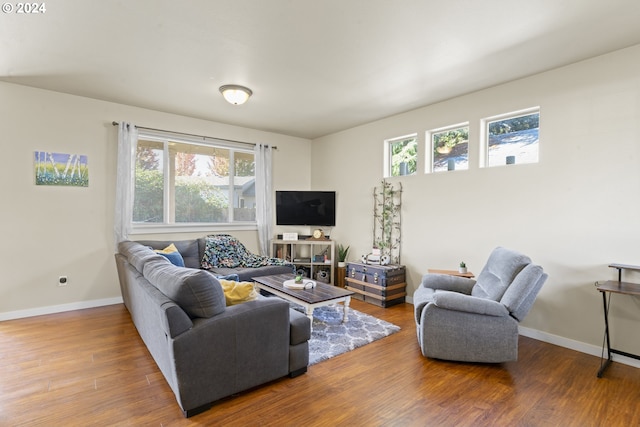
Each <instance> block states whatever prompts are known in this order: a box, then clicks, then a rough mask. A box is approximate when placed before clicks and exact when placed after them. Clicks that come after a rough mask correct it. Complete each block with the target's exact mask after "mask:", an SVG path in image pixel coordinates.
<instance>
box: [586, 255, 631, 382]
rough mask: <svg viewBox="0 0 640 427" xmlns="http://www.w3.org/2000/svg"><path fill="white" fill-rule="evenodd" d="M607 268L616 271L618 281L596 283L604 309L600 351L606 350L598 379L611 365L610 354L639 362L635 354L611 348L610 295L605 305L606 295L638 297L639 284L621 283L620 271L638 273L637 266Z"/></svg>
mask: <svg viewBox="0 0 640 427" xmlns="http://www.w3.org/2000/svg"><path fill="white" fill-rule="evenodd" d="M609 267H611V268H615V269H617V270H618V281H615V280H607V281H606V282H604V283H598V282H596V289H597V290H598V291H600V292H601V293H602V305H603V307H604V336H605V343H603V348H602V351H603V353H604V346H605V345H606V348H607V359H606V360H604V361H603V360H602V359H601V361H600V370H598V378H602V375H603V374H604V371H605V370H606V369H607V367H608V366H609V365H610V364H611V361H612V360H611V358H612V354H614V353H615V354H619V355H621V356H626V357H630V358H632V359H636V360H640V356H639V355H636V354H631V353H627V352H624V351H620V350H616V349H614V348H611V338H610V336H609V305H610V303H611V295H609V304H608V303H607V293H609V294H612V293H616V294H623V295H640V284H638V283H629V282H623V281H622V270H634V271H640V266H638V265H627V264H609Z"/></svg>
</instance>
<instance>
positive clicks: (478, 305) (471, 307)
mask: <svg viewBox="0 0 640 427" xmlns="http://www.w3.org/2000/svg"><path fill="white" fill-rule="evenodd" d="M433 303H434V304H435V305H436V306H438V307H440V308H444V309H447V310H456V311H462V312H466V313H475V314H484V315H489V316H496V317H504V316H508V315H509V310H507V307H505V306H504V305H503V304H501V303H499V302H497V301H493V300H490V299H485V298H478V297H473V296H471V295H465V294H460V293H457V292H449V291H440V292H435V293H434V294H433Z"/></svg>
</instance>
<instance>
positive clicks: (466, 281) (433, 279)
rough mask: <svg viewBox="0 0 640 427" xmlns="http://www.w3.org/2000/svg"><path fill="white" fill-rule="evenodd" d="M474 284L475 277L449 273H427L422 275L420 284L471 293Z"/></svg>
mask: <svg viewBox="0 0 640 427" xmlns="http://www.w3.org/2000/svg"><path fill="white" fill-rule="evenodd" d="M475 284H476V280H475V279H470V278H468V277H460V276H451V275H449V274H438V273H427V274H425V275H424V276H422V283H421V286H423V287H425V288H431V289H442V290H445V291H454V292H461V293H463V294H467V295H471V289H472V288H473V285H475Z"/></svg>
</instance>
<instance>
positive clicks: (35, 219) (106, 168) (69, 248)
mask: <svg viewBox="0 0 640 427" xmlns="http://www.w3.org/2000/svg"><path fill="white" fill-rule="evenodd" d="M0 100H1V101H0V136H1V138H2V149H3V155H2V157H1V158H2V167H0V174H1V175H0V194H2V199H3V201H2V208H1V209H0V236H1V238H2V244H0V264H1V267H2V268H1V270H2V276H1V277H0V320H1V319H3V318H11V317H18V316H21V315H29V314H38V313H41V312H48V311H55V310H56V309H57V308H59V307H62V309H65V308H78V307H85V306H90V305H92V304H96V303H106V302H111V301H117V300H118V298H120V288H119V285H118V280H117V275H116V268H115V261H114V258H113V253H114V246H113V232H112V230H113V203H114V194H115V171H116V161H115V159H116V150H117V127H114V126H112V125H111V122H112V121H113V120H116V121H121V120H124V121H129V122H133V123H136V124H138V125H140V126H146V127H153V128H160V129H167V130H172V131H178V132H187V133H192V134H200V135H207V136H213V137H220V138H227V139H234V140H240V141H247V142H265V143H269V144H273V145H277V146H278V150H277V151H276V152H275V154H274V171H275V172H274V186H275V187H276V188H283V187H284V188H286V187H288V186H289V182H291V181H293V180H295V182H297V183H298V185H301V186H303V187H307V188H308V187H309V183H310V174H309V172H308V161H309V158H310V145H311V144H310V141H309V140H306V139H301V138H293V137H289V136H284V135H278V134H274V133H268V132H260V131H255V130H251V129H245V128H239V127H235V126H229V125H224V124H220V123H215V122H209V121H205V120H195V119H190V118H186V117H181V116H176V115H171V114H164V113H160V112H157V111H151V110H145V109H140V108H134V107H129V106H124V105H119V104H114V103H109V102H102V101H96V100H93V99H88V98H82V97H77V96H71V95H65V94H61V93H56V92H50V91H45V90H40V89H34V88H29V87H24V86H19V85H13V84H8V83H1V82H0ZM231 108H232V107H231ZM40 150H42V151H52V152H59V153H76V154H86V155H88V158H89V160H88V161H89V187H87V188H77V187H76V188H65V187H50V186H36V185H35V183H34V182H35V180H34V171H33V165H34V160H33V157H34V151H40ZM290 164H300V165H302V166H303V167H302V168H300V169H299V170H293V169H291V168H290V167H289V166H288V165H290ZM231 233H232V234H234V235H236V236H237V237H239V238H240V239H241V240H242V241H243V243H245V244H246V245H247V246H248V247H249V249H251V250H253V251H257V247H258V244H257V233H256V232H255V231H254V232H246V231H245V232H231ZM204 234H205V233H198V234H196V236H201V235H204ZM147 237H160V238H163V239H164V238H166V239H180V238H184V237H193V235H167V236H135V238H147ZM61 275H67V276H68V277H69V284H68V285H67V286H65V287H58V286H57V283H58V276H61ZM52 307H53V308H52Z"/></svg>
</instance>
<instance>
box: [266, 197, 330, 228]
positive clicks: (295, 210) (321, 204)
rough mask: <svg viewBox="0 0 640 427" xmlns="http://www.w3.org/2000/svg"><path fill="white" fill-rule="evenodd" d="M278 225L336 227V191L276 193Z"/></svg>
mask: <svg viewBox="0 0 640 427" xmlns="http://www.w3.org/2000/svg"><path fill="white" fill-rule="evenodd" d="M276 224H277V225H312V226H331V227H333V226H335V225H336V192H335V191H276Z"/></svg>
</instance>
